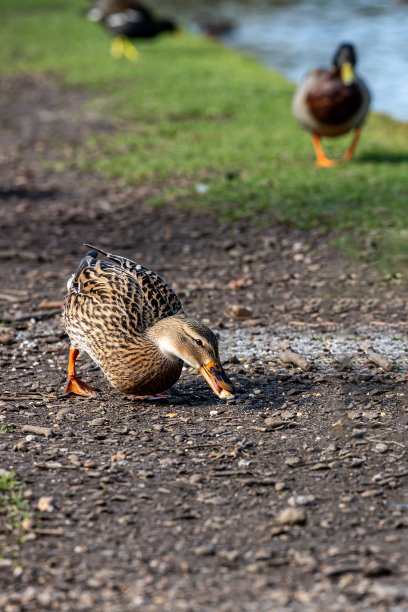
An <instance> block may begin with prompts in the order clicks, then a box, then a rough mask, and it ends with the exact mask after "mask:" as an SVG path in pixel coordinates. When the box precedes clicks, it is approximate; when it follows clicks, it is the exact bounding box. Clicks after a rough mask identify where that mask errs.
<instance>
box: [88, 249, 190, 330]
mask: <svg viewBox="0 0 408 612" xmlns="http://www.w3.org/2000/svg"><path fill="white" fill-rule="evenodd" d="M86 246H88V247H90V248H92V249H94V250H93V251H91V253H90V254H92V256H93V257H95V256H97V253H102V255H104V256H105V257H107V259H108V260H109V262H103V261H100V260H98V261H99V263H104V264H108V263H110V262H113V263H114V264H115V267H119V268H120V270H121V271H123V273H124V274H125V275H126V277H128V276H130V277H131V278H132V279H133V280H134V281H136V283H137V286H138V287H139V290H140V292H141V295H142V296H143V300H144V303H145V310H146V314H145V320H146V323H147V326H150V325H153V324H154V323H156V322H157V321H159V320H160V319H164V318H165V317H169V316H172V315H175V314H183V313H184V310H183V306H182V305H181V302H180V298H179V297H178V295H177V293H176V292H175V291H174V290H173V289H172V288H171V287H170V285H169V284H168V283H166V281H165V280H164V279H163V278H162V277H161V276H159V275H158V274H156V273H155V272H153V271H152V270H149V269H148V268H145V267H144V266H142V265H140V264H138V263H136V262H134V261H132V260H130V259H127V258H126V257H121V256H119V255H113V254H112V253H107V252H105V251H102V250H101V249H99V248H96V247H93V246H91V245H89V244H87V245H86ZM110 265H112V264H110Z"/></svg>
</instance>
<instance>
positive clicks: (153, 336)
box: [145, 315, 185, 362]
mask: <svg viewBox="0 0 408 612" xmlns="http://www.w3.org/2000/svg"><path fill="white" fill-rule="evenodd" d="M184 319H185V315H173V316H171V317H166V318H165V319H161V320H160V321H158V322H157V323H155V324H154V325H152V327H149V328H148V329H147V330H146V332H145V333H146V336H147V337H148V338H149V340H150V341H151V342H153V343H154V344H155V345H156V346H157V348H158V350H159V352H160V353H161V354H162V355H163V356H164V357H165V359H166V360H168V361H170V362H179V361H180V360H182V358H181V356H180V355H179V354H178V353H177V349H176V348H175V343H174V342H173V338H174V335H175V334H176V333H177V331H178V329H180V326H181V325H182V322H183V320H184Z"/></svg>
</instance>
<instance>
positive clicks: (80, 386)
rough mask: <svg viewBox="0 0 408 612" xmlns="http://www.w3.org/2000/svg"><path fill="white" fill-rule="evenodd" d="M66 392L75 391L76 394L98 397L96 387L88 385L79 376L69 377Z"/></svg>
mask: <svg viewBox="0 0 408 612" xmlns="http://www.w3.org/2000/svg"><path fill="white" fill-rule="evenodd" d="M65 393H74V394H75V395H83V396H84V397H97V396H98V392H97V390H96V389H94V388H93V387H91V385H87V384H86V383H85V382H84V381H83V380H81V379H80V378H78V377H77V376H73V377H72V378H69V379H68V384H67V388H66V389H65Z"/></svg>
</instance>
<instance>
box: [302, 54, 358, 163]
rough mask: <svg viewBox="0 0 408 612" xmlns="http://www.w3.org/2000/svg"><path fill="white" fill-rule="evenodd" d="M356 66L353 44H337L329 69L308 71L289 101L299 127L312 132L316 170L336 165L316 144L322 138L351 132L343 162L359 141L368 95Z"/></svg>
mask: <svg viewBox="0 0 408 612" xmlns="http://www.w3.org/2000/svg"><path fill="white" fill-rule="evenodd" d="M356 63H357V58H356V52H355V49H354V47H353V45H350V44H341V45H340V46H339V48H338V49H337V51H336V53H335V55H334V58H333V66H332V68H331V69H330V70H325V69H322V68H318V69H316V70H312V71H311V72H309V73H308V74H307V75H306V77H305V79H304V80H303V82H302V83H301V84H300V85H299V88H298V89H297V91H296V93H295V96H294V98H293V105H292V111H293V114H294V116H295V118H296V119H297V120H298V121H299V123H300V124H301V125H302V127H304V128H305V129H306V130H307V131H308V132H311V133H312V141H313V146H314V148H315V152H316V165H317V166H319V167H324V168H328V167H331V166H337V165H338V164H339V163H340V162H338V161H334V160H331V159H328V158H327V157H326V155H325V153H324V150H323V147H322V144H321V142H320V138H321V137H322V136H326V137H328V138H333V137H335V136H340V135H341V134H346V133H347V132H349V131H350V130H352V129H354V130H355V133H354V137H353V140H352V141H351V144H350V146H349V148H348V149H347V151H346V152H345V153H344V155H343V161H349V160H350V159H351V158H352V156H353V153H354V151H355V148H356V146H357V143H358V140H359V138H360V135H361V129H362V125H363V123H364V120H365V118H366V116H367V113H368V109H369V106H370V92H369V91H368V89H367V86H366V85H365V83H364V81H363V80H362V79H361V78H360V77H358V76H357V75H356V74H355V73H354V66H355V65H356Z"/></svg>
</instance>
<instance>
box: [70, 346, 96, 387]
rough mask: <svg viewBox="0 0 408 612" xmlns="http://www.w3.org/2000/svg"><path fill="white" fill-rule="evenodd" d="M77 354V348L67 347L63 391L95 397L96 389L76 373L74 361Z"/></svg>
mask: <svg viewBox="0 0 408 612" xmlns="http://www.w3.org/2000/svg"><path fill="white" fill-rule="evenodd" d="M78 354H79V351H78V350H77V349H73V348H72V346H71V347H70V349H69V362H68V384H67V387H66V389H65V393H75V395H83V396H84V397H97V395H98V392H97V390H96V389H94V388H93V387H91V386H90V385H87V384H86V383H85V382H84V381H83V380H80V379H79V378H78V376H77V375H76V372H75V362H76V359H77V357H78Z"/></svg>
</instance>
